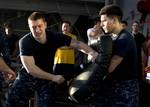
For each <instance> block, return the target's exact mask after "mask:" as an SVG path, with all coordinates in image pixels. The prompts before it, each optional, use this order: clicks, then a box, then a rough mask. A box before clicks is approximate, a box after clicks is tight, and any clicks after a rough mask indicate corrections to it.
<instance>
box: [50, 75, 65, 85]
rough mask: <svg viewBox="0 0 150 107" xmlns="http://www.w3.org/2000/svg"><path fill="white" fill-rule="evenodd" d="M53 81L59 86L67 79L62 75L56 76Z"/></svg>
mask: <svg viewBox="0 0 150 107" xmlns="http://www.w3.org/2000/svg"><path fill="white" fill-rule="evenodd" d="M52 81H54V82H56V83H57V84H61V83H63V82H64V81H65V78H64V77H63V76H62V75H54V77H53V79H52Z"/></svg>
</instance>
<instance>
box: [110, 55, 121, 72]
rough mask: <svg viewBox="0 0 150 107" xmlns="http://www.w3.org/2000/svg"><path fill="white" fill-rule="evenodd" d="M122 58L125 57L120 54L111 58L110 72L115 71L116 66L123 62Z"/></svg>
mask: <svg viewBox="0 0 150 107" xmlns="http://www.w3.org/2000/svg"><path fill="white" fill-rule="evenodd" d="M122 60H123V58H122V57H120V56H113V57H112V58H111V61H110V65H109V68H108V71H109V73H111V72H113V71H114V70H115V68H116V67H117V66H118V65H119V64H120V63H121V61H122Z"/></svg>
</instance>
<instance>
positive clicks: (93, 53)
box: [88, 52, 98, 62]
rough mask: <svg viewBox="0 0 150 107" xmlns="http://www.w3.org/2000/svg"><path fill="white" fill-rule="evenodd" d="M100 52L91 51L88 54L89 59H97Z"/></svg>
mask: <svg viewBox="0 0 150 107" xmlns="http://www.w3.org/2000/svg"><path fill="white" fill-rule="evenodd" d="M97 55H98V53H97V52H91V53H90V54H89V55H88V58H89V60H91V61H92V62H95V59H96V58H97Z"/></svg>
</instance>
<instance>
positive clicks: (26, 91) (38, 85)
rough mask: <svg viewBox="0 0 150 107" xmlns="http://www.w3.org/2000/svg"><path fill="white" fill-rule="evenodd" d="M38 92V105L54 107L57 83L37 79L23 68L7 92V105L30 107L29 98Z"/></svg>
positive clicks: (7, 106) (8, 106)
mask: <svg viewBox="0 0 150 107" xmlns="http://www.w3.org/2000/svg"><path fill="white" fill-rule="evenodd" d="M35 92H36V93H37V107H54V103H55V84H53V83H52V82H51V81H47V80H43V79H37V78H34V77H33V76H31V75H29V74H27V73H26V71H25V69H22V70H21V71H20V72H19V74H18V76H17V78H16V80H15V81H14V83H13V84H12V86H11V87H10V90H9V91H8V94H7V99H6V107H28V106H29V99H30V98H31V97H33V96H34V93H35Z"/></svg>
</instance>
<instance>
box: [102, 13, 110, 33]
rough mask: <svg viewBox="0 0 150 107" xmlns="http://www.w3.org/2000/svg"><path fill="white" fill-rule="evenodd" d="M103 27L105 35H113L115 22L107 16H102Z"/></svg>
mask: <svg viewBox="0 0 150 107" xmlns="http://www.w3.org/2000/svg"><path fill="white" fill-rule="evenodd" d="M101 27H102V28H103V29H104V31H105V33H113V32H112V31H113V30H112V28H113V21H112V19H111V18H109V17H107V16H106V15H101Z"/></svg>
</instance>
